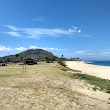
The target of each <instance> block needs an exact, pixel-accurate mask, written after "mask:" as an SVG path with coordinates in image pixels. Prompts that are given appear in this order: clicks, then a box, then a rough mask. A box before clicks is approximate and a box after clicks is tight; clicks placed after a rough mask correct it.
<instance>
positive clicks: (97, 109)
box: [0, 63, 110, 110]
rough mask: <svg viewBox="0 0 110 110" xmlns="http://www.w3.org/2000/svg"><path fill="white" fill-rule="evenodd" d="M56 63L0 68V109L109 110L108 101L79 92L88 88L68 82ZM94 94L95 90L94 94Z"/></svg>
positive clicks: (83, 83)
mask: <svg viewBox="0 0 110 110" xmlns="http://www.w3.org/2000/svg"><path fill="white" fill-rule="evenodd" d="M67 70H68V68H65V67H62V66H61V65H58V64H57V63H38V65H30V66H27V71H26V72H23V66H22V65H14V64H12V65H8V66H7V67H0V110H109V109H110V105H109V104H108V100H107V101H105V100H99V99H97V98H94V97H90V96H88V95H85V94H84V93H81V92H80V91H78V90H79V89H81V88H83V89H85V88H88V87H90V85H89V84H86V83H85V82H84V81H81V80H79V79H71V78H69V77H68V75H67V74H70V73H68V72H66V71H67ZM93 92H94V91H93Z"/></svg>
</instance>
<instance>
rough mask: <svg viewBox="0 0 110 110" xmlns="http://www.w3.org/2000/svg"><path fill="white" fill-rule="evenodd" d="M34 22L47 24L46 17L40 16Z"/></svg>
mask: <svg viewBox="0 0 110 110" xmlns="http://www.w3.org/2000/svg"><path fill="white" fill-rule="evenodd" d="M33 21H37V22H41V23H47V21H46V17H43V16H38V17H37V18H35V19H33Z"/></svg>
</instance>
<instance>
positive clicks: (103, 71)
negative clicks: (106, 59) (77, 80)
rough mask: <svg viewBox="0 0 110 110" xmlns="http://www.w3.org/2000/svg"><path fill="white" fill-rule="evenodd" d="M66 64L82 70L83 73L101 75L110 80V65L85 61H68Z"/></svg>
mask: <svg viewBox="0 0 110 110" xmlns="http://www.w3.org/2000/svg"><path fill="white" fill-rule="evenodd" d="M66 65H67V66H68V67H69V68H71V69H74V70H80V71H82V74H88V75H92V76H97V77H101V78H103V79H109V80H110V67H108V66H98V65H92V64H86V63H85V62H83V61H66Z"/></svg>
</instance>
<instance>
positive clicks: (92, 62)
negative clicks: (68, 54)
mask: <svg viewBox="0 0 110 110" xmlns="http://www.w3.org/2000/svg"><path fill="white" fill-rule="evenodd" d="M87 63H88V64H93V65H101V66H110V61H87Z"/></svg>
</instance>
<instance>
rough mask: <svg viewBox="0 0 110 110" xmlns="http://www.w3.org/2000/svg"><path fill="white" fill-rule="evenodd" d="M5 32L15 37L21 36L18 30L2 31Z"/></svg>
mask: <svg viewBox="0 0 110 110" xmlns="http://www.w3.org/2000/svg"><path fill="white" fill-rule="evenodd" d="M4 33H6V34H9V35H11V36H15V37H20V38H21V37H22V35H20V34H19V33H18V32H14V31H10V32H4Z"/></svg>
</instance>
